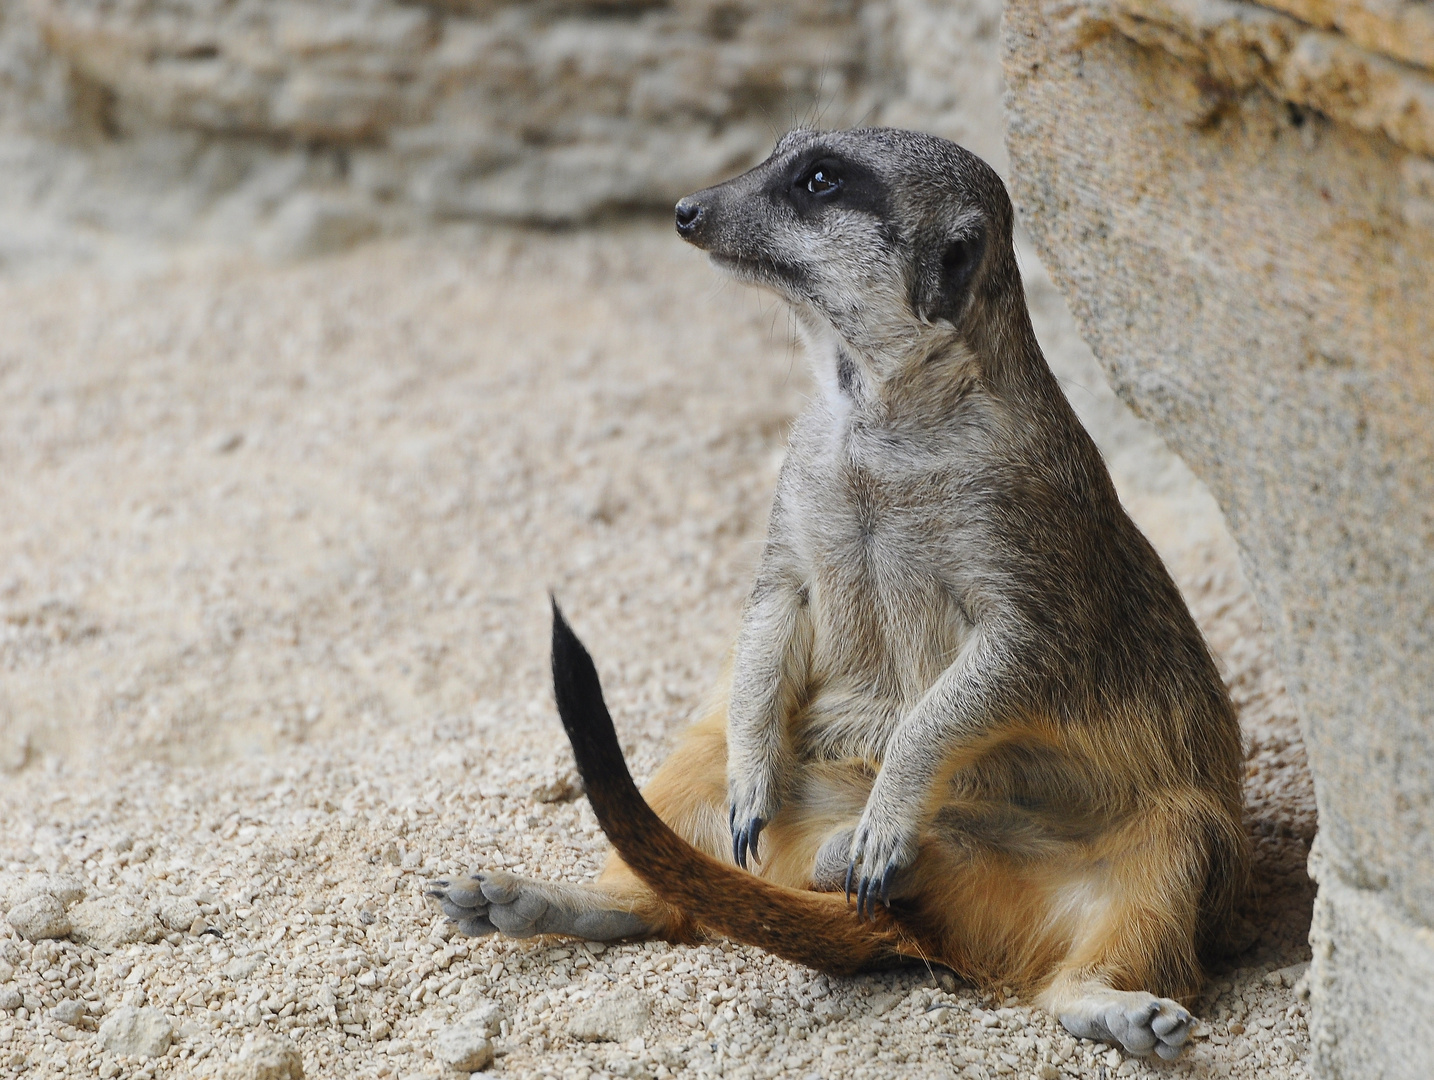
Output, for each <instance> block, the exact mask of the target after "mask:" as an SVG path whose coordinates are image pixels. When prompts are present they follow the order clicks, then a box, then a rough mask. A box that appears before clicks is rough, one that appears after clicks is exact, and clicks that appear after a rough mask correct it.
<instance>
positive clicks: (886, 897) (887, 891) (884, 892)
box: [881, 860, 896, 910]
mask: <svg viewBox="0 0 1434 1080" xmlns="http://www.w3.org/2000/svg"><path fill="white" fill-rule="evenodd" d="M894 877H896V861H895V860H892V861H891V862H889V863H887V864H886V872H885V873H884V874H882V875H881V902H882V903H883V904H885V905H886V907H887V908H888V910H889V909H890V908H891V879H892V878H894Z"/></svg>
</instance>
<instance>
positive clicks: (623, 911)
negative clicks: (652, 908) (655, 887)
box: [426, 870, 656, 941]
mask: <svg viewBox="0 0 1434 1080" xmlns="http://www.w3.org/2000/svg"><path fill="white" fill-rule="evenodd" d="M426 895H428V896H429V897H431V898H433V899H434V900H436V901H438V906H439V907H440V908H441V909H442V910H443V914H445V915H447V916H448V917H449V918H450V919H452V920H453V921H454V922H456V923H457V924H458V930H459V932H460V933H462V934H466V935H468V936H469V937H481V936H483V935H486V934H492V933H498V932H501V933H503V934H506V935H507V936H508V937H517V938H524V937H532V936H534V935H535V934H562V935H565V936H567V937H577V938H582V939H584V940H585V941H611V940H612V939H614V938H627V937H644V936H646V935H648V934H650V933H652V932H653V931H654V930H655V929H656V928H655V927H653V926H651V925H650V924H649V922H648V920H647V919H646V918H645V917H644V916H643V915H642V914H640V913H638V912H636V911H634V910H632V909H631V908H630V907H628V906H626V905H625V904H624V901H623V899H622V898H621V897H617V896H612V895H609V894H607V893H604V892H601V891H599V890H597V889H591V888H585V887H583V886H580V885H567V884H563V883H561V882H551V881H534V880H532V879H531V878H522V877H518V876H517V875H516V874H510V873H508V872H507V871H505V870H483V871H478V872H475V873H472V874H468V875H466V876H464V877H453V878H441V879H439V880H437V881H434V882H432V883H431V884H430V885H429V887H428V889H427V891H426Z"/></svg>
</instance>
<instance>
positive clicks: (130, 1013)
mask: <svg viewBox="0 0 1434 1080" xmlns="http://www.w3.org/2000/svg"><path fill="white" fill-rule="evenodd" d="M173 1036H174V1028H173V1025H171V1024H170V1022H169V1018H168V1017H167V1016H165V1015H164V1013H162V1012H160V1011H159V1010H158V1009H137V1008H134V1007H133V1006H129V1005H121V1006H120V1007H119V1008H118V1009H116V1010H115V1011H114V1012H112V1013H110V1014H109V1016H107V1017H105V1020H104V1023H102V1024H101V1025H100V1034H99V1040H100V1045H101V1046H103V1047H104V1048H105V1049H106V1050H108V1051H109V1052H110V1053H112V1054H125V1055H127V1056H129V1057H142V1058H152V1057H158V1056H159V1055H161V1054H163V1053H164V1052H165V1051H166V1050H168V1049H169V1044H170V1041H171V1040H172V1038H173Z"/></svg>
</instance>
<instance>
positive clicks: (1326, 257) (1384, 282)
mask: <svg viewBox="0 0 1434 1080" xmlns="http://www.w3.org/2000/svg"><path fill="white" fill-rule="evenodd" d="M1270 8H1281V9H1285V10H1284V11H1274V10H1271V9H1270ZM1270 8H1265V7H1257V6H1255V5H1253V4H1247V3H1237V2H1226V0H1110V2H1108V3H1104V2H1100V0H1076V2H1070V0H1013V2H1012V3H1011V4H1010V5H1009V7H1008V10H1007V21H1006V29H1005V46H1006V76H1007V83H1008V86H1009V88H1010V89H1009V95H1008V98H1007V106H1008V116H1009V119H1008V123H1009V129H1008V145H1009V149H1010V153H1011V160H1012V172H1013V176H1014V179H1015V195H1016V198H1017V202H1018V204H1019V205H1020V207H1021V209H1022V213H1023V215H1024V219H1025V221H1026V223H1027V225H1028V226H1029V227H1030V228H1031V230H1032V232H1033V233H1034V235H1035V237H1036V240H1037V244H1038V247H1039V248H1040V251H1041V254H1042V258H1043V260H1044V261H1045V262H1046V265H1047V266H1048V267H1049V268H1050V270H1051V272H1052V275H1053V276H1054V277H1055V279H1056V281H1057V283H1058V284H1059V285H1060V286H1061V289H1062V291H1063V292H1064V293H1065V294H1066V297H1067V299H1068V300H1069V302H1070V304H1071V306H1072V310H1073V311H1074V313H1075V314H1076V317H1077V319H1078V321H1079V322H1080V324H1081V326H1082V329H1083V332H1084V335H1085V336H1086V339H1087V340H1088V341H1089V342H1090V344H1091V346H1092V347H1093V349H1094V351H1095V352H1096V354H1097V356H1098V357H1099V359H1100V360H1101V362H1102V366H1103V367H1104V368H1105V369H1106V371H1107V373H1108V374H1109V376H1110V378H1111V381H1112V384H1113V385H1114V386H1115V387H1116V389H1117V391H1118V392H1119V393H1120V394H1121V395H1122V396H1123V397H1124V398H1125V399H1126V400H1127V401H1128V402H1129V403H1130V404H1131V405H1133V406H1134V407H1135V408H1136V410H1137V411H1138V412H1139V413H1141V414H1142V415H1144V416H1145V417H1147V418H1148V419H1150V420H1152V421H1153V422H1154V423H1155V425H1156V427H1157V428H1158V429H1159V430H1160V431H1161V432H1162V433H1163V434H1164V435H1165V437H1166V439H1167V440H1168V441H1169V442H1170V443H1171V444H1172V446H1173V447H1174V448H1175V449H1176V450H1177V451H1178V452H1179V453H1180V454H1181V456H1182V457H1184V459H1185V460H1186V461H1187V462H1189V463H1190V464H1191V466H1192V467H1193V468H1194V469H1195V471H1196V472H1197V473H1198V474H1199V475H1200V476H1201V477H1202V478H1203V479H1204V480H1205V482H1206V483H1207V484H1208V485H1209V487H1210V489H1211V491H1212V493H1213V494H1214V495H1215V497H1216V499H1217V500H1218V501H1219V502H1220V504H1221V506H1222V508H1223V509H1224V511H1225V515H1226V518H1227V521H1228V522H1229V525H1230V528H1231V531H1232V532H1233V534H1234V536H1235V538H1236V539H1237V541H1238V542H1239V543H1240V545H1241V547H1242V549H1243V553H1244V557H1245V563H1246V567H1247V569H1248V570H1249V571H1250V573H1251V576H1252V578H1253V581H1254V584H1255V587H1256V591H1257V593H1258V595H1259V597H1260V600H1261V605H1262V607H1263V610H1264V614H1265V621H1266V625H1267V626H1268V627H1269V628H1270V629H1271V630H1272V632H1273V634H1274V636H1275V639H1276V644H1277V648H1278V651H1279V653H1280V655H1281V662H1282V667H1283V669H1284V673H1285V675H1286V677H1287V679H1288V680H1289V684H1290V689H1291V691H1292V692H1293V693H1294V694H1295V696H1296V699H1297V701H1298V703H1299V707H1300V711H1301V716H1302V724H1303V727H1304V734H1305V741H1306V744H1307V747H1308V751H1309V757H1310V765H1311V768H1312V770H1313V773H1314V778H1315V784H1316V792H1317V797H1318V804H1319V821H1320V835H1319V839H1318V841H1317V844H1316V850H1315V853H1314V854H1313V855H1312V858H1311V863H1312V867H1311V868H1312V870H1313V871H1314V872H1315V874H1316V876H1317V878H1318V880H1319V884H1320V891H1319V899H1318V901H1317V906H1316V911H1315V925H1314V929H1313V933H1312V944H1313V945H1314V962H1313V967H1312V970H1311V979H1310V991H1311V1002H1312V1006H1313V1009H1314V1018H1313V1023H1312V1025H1311V1032H1312V1036H1313V1044H1314V1055H1315V1061H1314V1065H1315V1068H1316V1072H1317V1074H1318V1075H1319V1076H1321V1077H1325V1078H1329V1080H1334V1078H1341V1080H1367V1078H1373V1077H1381V1078H1386V1080H1396V1078H1408V1080H1416V1078H1420V1077H1427V1076H1428V1075H1429V1068H1430V1067H1429V1063H1428V1062H1429V1056H1428V1050H1427V1047H1428V1044H1429V1042H1430V1040H1431V1037H1434V1021H1431V1019H1430V1018H1431V1016H1434V930H1431V927H1434V764H1431V763H1434V274H1431V267H1434V201H1431V199H1434V160H1431V158H1430V156H1429V155H1430V154H1431V153H1434V80H1431V76H1430V70H1431V68H1434V49H1431V47H1430V46H1431V43H1434V9H1431V8H1430V6H1429V5H1427V4H1418V3H1404V2H1401V0H1322V2H1319V3H1313V2H1309V0H1271V4H1270ZM1290 13H1293V14H1290Z"/></svg>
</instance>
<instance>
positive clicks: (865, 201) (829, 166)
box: [783, 150, 891, 221]
mask: <svg viewBox="0 0 1434 1080" xmlns="http://www.w3.org/2000/svg"><path fill="white" fill-rule="evenodd" d="M788 177H789V180H788V186H787V191H786V192H784V193H783V194H784V195H785V197H786V198H788V199H789V200H790V201H791V203H792V205H793V206H794V207H796V209H797V212H798V213H800V214H801V215H802V216H803V217H808V216H811V215H813V214H819V213H821V212H822V211H823V210H825V209H826V208H827V207H829V206H841V207H842V208H843V209H847V210H858V211H862V212H865V213H868V214H872V215H874V216H875V217H878V218H880V219H882V220H883V221H885V220H886V219H887V218H888V217H889V213H888V210H889V207H890V205H891V200H890V199H889V198H888V197H887V193H886V185H885V184H884V183H883V182H882V180H881V178H880V177H879V176H877V174H876V173H874V172H873V171H872V170H871V169H869V168H867V167H866V166H865V165H863V164H861V163H860V162H856V161H849V160H847V159H845V158H842V157H841V156H840V155H837V154H833V153H830V152H825V151H821V150H816V151H811V152H808V153H806V154H804V155H802V157H800V158H798V159H797V160H796V161H795V162H794V163H793V166H792V169H791V171H790V172H789V173H788Z"/></svg>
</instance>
